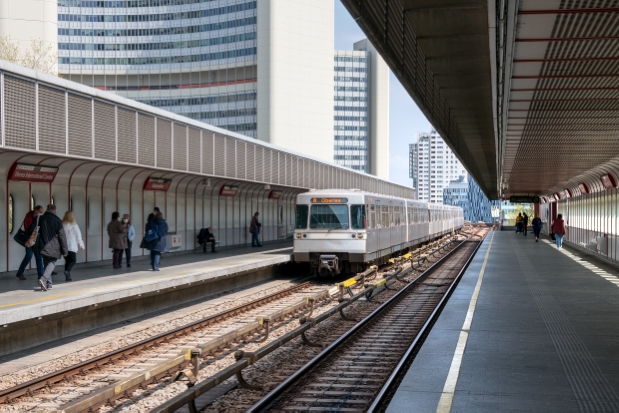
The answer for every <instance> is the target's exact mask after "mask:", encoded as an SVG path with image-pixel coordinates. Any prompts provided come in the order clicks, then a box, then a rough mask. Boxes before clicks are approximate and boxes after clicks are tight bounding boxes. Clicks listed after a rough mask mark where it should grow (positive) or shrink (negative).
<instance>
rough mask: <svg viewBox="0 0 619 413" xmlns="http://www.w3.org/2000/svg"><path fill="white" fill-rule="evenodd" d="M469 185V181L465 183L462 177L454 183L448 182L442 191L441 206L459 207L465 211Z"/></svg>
mask: <svg viewBox="0 0 619 413" xmlns="http://www.w3.org/2000/svg"><path fill="white" fill-rule="evenodd" d="M469 179H470V177H469ZM469 184H470V181H469V182H466V180H465V179H464V175H460V176H459V177H458V179H456V180H455V181H451V182H449V185H447V187H446V188H444V189H443V204H444V205H453V206H459V207H462V208H463V209H465V211H466V206H465V204H466V202H467V200H468V193H469Z"/></svg>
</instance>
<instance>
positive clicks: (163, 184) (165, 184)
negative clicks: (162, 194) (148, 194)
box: [144, 177, 172, 191]
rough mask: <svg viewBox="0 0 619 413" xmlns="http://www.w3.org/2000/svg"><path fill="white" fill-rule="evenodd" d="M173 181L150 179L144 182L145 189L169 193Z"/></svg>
mask: <svg viewBox="0 0 619 413" xmlns="http://www.w3.org/2000/svg"><path fill="white" fill-rule="evenodd" d="M171 183H172V180H171V179H165V178H153V177H148V178H147V179H146V182H144V189H150V190H151V191H167V190H168V189H170V184H171Z"/></svg>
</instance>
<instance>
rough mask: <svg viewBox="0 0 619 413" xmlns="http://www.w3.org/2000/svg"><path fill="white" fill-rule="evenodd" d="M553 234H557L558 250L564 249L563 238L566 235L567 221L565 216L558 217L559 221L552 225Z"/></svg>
mask: <svg viewBox="0 0 619 413" xmlns="http://www.w3.org/2000/svg"><path fill="white" fill-rule="evenodd" d="M552 232H553V234H555V238H556V242H557V248H563V236H564V235H565V221H564V220H563V214H559V215H557V219H555V220H554V222H553V223H552Z"/></svg>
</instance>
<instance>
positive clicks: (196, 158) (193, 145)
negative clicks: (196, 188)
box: [187, 128, 201, 172]
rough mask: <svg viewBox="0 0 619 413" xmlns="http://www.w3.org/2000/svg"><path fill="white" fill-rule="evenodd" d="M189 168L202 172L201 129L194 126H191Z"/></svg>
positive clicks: (192, 170)
mask: <svg viewBox="0 0 619 413" xmlns="http://www.w3.org/2000/svg"><path fill="white" fill-rule="evenodd" d="M187 144H188V145H189V151H188V152H189V159H188V161H189V170H190V171H191V172H200V155H201V152H200V131H199V130H197V129H194V128H189V140H188V142H187Z"/></svg>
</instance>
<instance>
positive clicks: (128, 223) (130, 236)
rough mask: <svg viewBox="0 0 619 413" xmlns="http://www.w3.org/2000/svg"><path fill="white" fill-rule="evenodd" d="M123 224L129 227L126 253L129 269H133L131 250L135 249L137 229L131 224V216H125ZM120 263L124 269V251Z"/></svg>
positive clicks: (121, 253)
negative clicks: (134, 242) (134, 241)
mask: <svg viewBox="0 0 619 413" xmlns="http://www.w3.org/2000/svg"><path fill="white" fill-rule="evenodd" d="M122 222H123V224H125V225H126V226H127V248H125V250H124V253H125V256H126V257H127V267H131V248H132V247H133V240H134V239H135V228H134V227H133V224H131V216H130V215H129V214H124V215H123V220H122ZM118 263H119V264H120V266H121V267H122V265H123V251H121V252H120V258H119V260H118Z"/></svg>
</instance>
